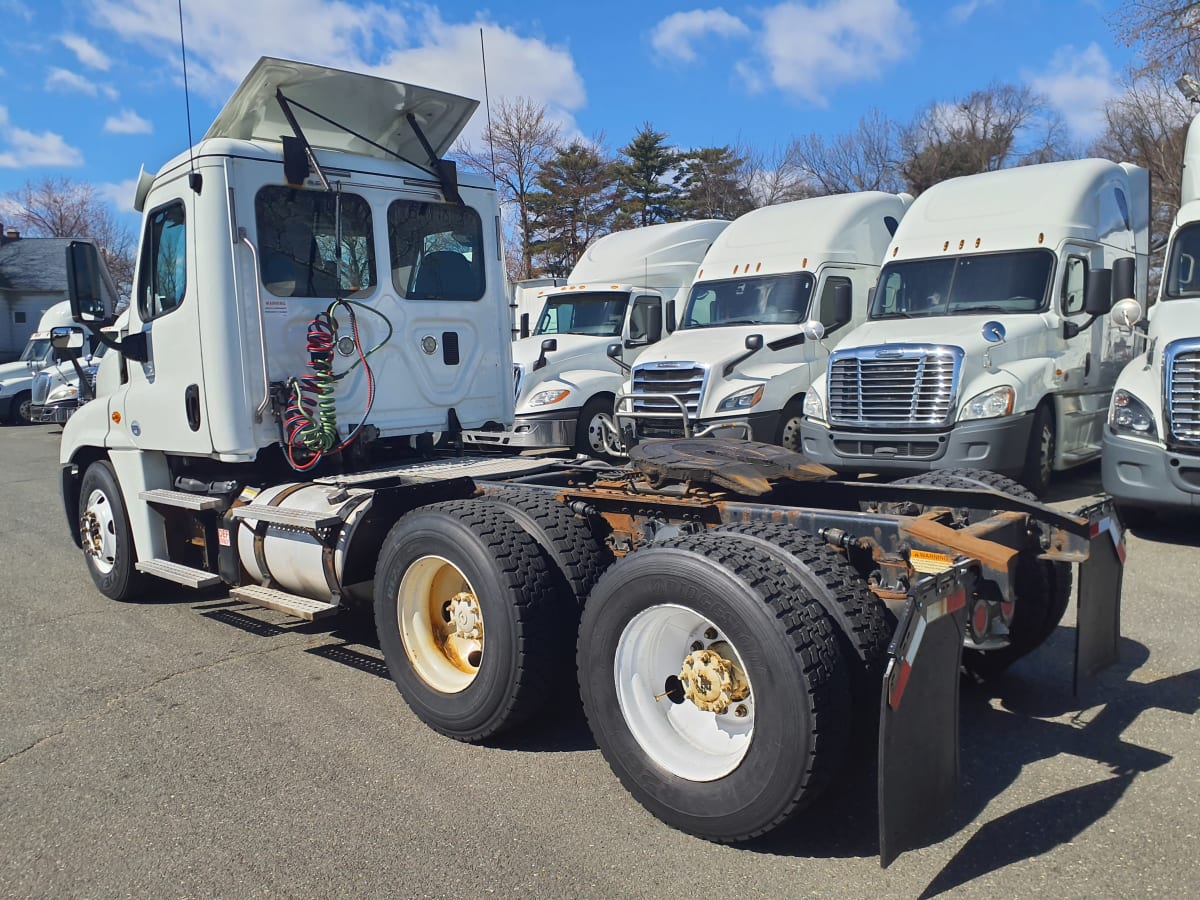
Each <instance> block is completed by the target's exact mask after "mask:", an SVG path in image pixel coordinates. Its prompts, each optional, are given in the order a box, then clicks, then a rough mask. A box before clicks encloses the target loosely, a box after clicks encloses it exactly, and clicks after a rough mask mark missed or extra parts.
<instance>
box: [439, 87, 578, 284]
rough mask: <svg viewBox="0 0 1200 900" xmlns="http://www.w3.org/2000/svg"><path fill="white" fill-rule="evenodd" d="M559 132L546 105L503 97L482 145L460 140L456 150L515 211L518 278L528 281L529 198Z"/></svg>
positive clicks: (530, 272)
mask: <svg viewBox="0 0 1200 900" xmlns="http://www.w3.org/2000/svg"><path fill="white" fill-rule="evenodd" d="M560 130H561V129H560V128H559V126H558V125H557V124H556V123H554V122H552V121H550V119H549V117H548V115H547V112H546V107H545V106H542V105H540V104H537V103H534V102H533V101H532V100H530V99H529V98H528V97H516V98H505V99H503V100H501V101H500V102H499V104H497V109H496V113H495V118H494V119H493V120H492V121H491V122H490V123H489V124H488V126H487V128H485V129H484V131H483V141H484V146H483V147H482V148H478V149H477V148H475V147H472V146H471V144H470V143H469V142H466V141H464V142H462V143H460V144H459V145H458V146H457V147H456V149H455V155H456V156H457V157H458V158H459V159H461V160H462V161H463V163H464V164H465V165H467V166H469V167H470V168H473V169H476V170H478V171H481V172H490V173H492V176H493V177H494V178H495V179H496V183H497V185H498V186H499V189H500V195H501V198H502V199H503V200H504V201H505V202H508V203H512V204H514V205H515V206H516V207H517V228H518V230H519V232H520V234H519V238H520V244H521V270H520V272H519V273H517V275H516V277H518V278H531V277H533V261H532V254H531V251H530V245H531V243H532V241H533V232H534V223H533V220H532V217H531V214H530V210H529V194H530V192H531V191H533V190H535V189H536V186H537V176H538V172H539V171H540V170H541V167H542V165H543V164H544V163H545V162H546V160H548V159H550V158H551V157H553V156H554V154H555V148H556V146H557V145H558V140H559V133H560ZM493 160H494V161H495V162H494V164H493Z"/></svg>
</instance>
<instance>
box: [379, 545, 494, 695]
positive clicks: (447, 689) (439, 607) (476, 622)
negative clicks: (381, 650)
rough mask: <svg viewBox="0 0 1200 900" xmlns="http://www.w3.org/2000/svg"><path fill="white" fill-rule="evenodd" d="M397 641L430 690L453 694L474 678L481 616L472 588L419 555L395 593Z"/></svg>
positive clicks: (444, 563) (445, 565)
mask: <svg viewBox="0 0 1200 900" xmlns="http://www.w3.org/2000/svg"><path fill="white" fill-rule="evenodd" d="M396 617H397V619H398V621H399V623H400V640H401V642H402V643H403V644H404V652H405V653H406V654H407V655H408V660H409V662H410V663H412V667H413V671H414V672H416V673H417V675H418V676H419V677H420V678H421V680H422V681H424V682H425V683H426V684H428V685H429V686H430V687H431V688H433V689H434V690H435V691H440V692H441V693H443V694H457V693H458V692H460V691H463V690H466V688H467V687H469V686H470V684H471V683H472V682H473V681H474V680H475V676H476V675H478V674H479V666H480V663H481V662H482V660H483V641H484V634H483V615H482V612H481V611H480V609H479V600H478V597H477V595H476V594H475V589H474V588H473V587H471V583H470V582H469V581H468V580H467V576H465V575H464V574H463V573H462V571H461V570H460V569H459V568H458V566H456V565H454V563H452V562H450V561H449V560H447V559H444V558H443V557H440V556H422V557H421V558H420V559H418V560H417V561H416V562H414V563H413V564H412V565H410V566H409V567H408V569H407V570H406V571H405V573H404V577H403V578H401V579H400V587H399V588H398V589H397V592H396Z"/></svg>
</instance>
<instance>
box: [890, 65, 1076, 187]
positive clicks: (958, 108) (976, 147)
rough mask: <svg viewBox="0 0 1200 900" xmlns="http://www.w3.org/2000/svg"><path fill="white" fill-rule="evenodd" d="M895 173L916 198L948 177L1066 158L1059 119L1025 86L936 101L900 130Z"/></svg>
mask: <svg viewBox="0 0 1200 900" xmlns="http://www.w3.org/2000/svg"><path fill="white" fill-rule="evenodd" d="M899 149H900V156H899V164H898V169H899V172H900V174H901V175H903V177H904V180H905V181H906V182H907V184H908V189H909V190H910V191H912V192H913V193H914V194H918V193H920V192H921V191H923V190H925V189H926V188H928V187H930V186H931V185H933V184H936V183H937V182H939V181H943V180H945V179H947V178H953V177H955V176H958V175H974V174H976V173H979V172H992V171H995V170H997V169H1003V168H1006V167H1008V166H1014V165H1029V164H1031V163H1043V162H1051V161H1053V160H1057V159H1066V158H1068V157H1069V156H1070V155H1071V148H1070V146H1069V145H1068V142H1067V130H1066V128H1065V126H1064V125H1063V122H1062V117H1061V116H1060V115H1058V113H1056V112H1054V111H1053V110H1052V109H1050V107H1049V105H1048V104H1047V103H1046V101H1045V99H1044V98H1043V97H1042V96H1041V95H1039V94H1037V93H1036V92H1035V91H1033V90H1032V89H1031V88H1029V87H1027V86H1017V85H1011V84H991V85H988V87H986V88H984V89H982V90H978V91H974V92H973V93H971V94H969V95H968V96H967V97H965V98H964V99H962V100H956V101H952V102H949V103H943V102H935V103H932V104H930V105H929V106H928V107H927V108H926V109H925V111H924V112H922V113H920V114H919V115H918V116H917V118H916V119H915V120H914V121H913V122H912V124H910V125H909V126H907V127H906V128H903V129H901V132H900V139H899Z"/></svg>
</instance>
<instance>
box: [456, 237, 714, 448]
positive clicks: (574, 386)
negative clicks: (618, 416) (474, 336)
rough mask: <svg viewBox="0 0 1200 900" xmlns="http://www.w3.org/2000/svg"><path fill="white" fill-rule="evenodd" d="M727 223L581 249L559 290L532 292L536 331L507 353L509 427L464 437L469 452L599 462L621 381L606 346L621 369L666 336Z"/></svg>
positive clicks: (604, 239) (611, 240)
mask: <svg viewBox="0 0 1200 900" xmlns="http://www.w3.org/2000/svg"><path fill="white" fill-rule="evenodd" d="M728 224H729V223H728V222H723V221H718V220H715V219H709V220H701V221H692V222H671V223H667V224H662V225H649V226H647V227H645V228H634V229H630V230H628V231H620V232H616V233H614V234H609V235H606V236H604V237H602V238H600V239H599V240H597V241H596V242H595V243H593V244H592V245H591V246H589V247H588V248H587V249H586V250H585V251H584V253H583V256H582V257H580V259H579V262H578V263H576V264H575V267H574V268H573V269H572V270H571V274H570V276H569V277H568V279H567V283H566V284H565V285H562V286H550V287H546V288H543V289H542V290H541V291H539V292H538V293H539V297H540V299H541V301H542V305H541V309H540V314H539V315H538V317H537V320H536V327H535V328H534V329H533V333H532V335H528V336H525V337H522V338H521V339H519V340H517V341H515V342H514V344H513V382H514V385H513V390H514V394H515V395H516V421H515V423H514V424H513V426H512V427H511V428H501V427H499V426H498V425H497V426H493V427H491V428H487V429H483V430H478V431H468V432H466V434H465V435H464V437H465V439H466V441H467V443H468V444H473V445H476V446H479V447H484V446H498V447H509V448H514V449H521V450H526V449H532V448H548V447H568V448H574V449H575V450H576V451H578V452H579V453H585V454H588V455H591V456H597V457H599V456H603V455H605V445H604V435H605V425H606V423H609V422H611V420H612V409H613V400H614V398H615V397H616V395H617V394H618V393H619V392H620V388H621V383H622V381H623V380H624V373H623V371H622V369H621V368H620V365H619V364H618V362H617V360H615V359H612V358H610V357H609V356H608V348H609V345H610V344H612V343H613V342H614V341H615V342H619V344H620V356H619V358H620V359H621V360H623V361H624V362H625V363H626V364H628V363H630V362H632V361H634V360H636V359H638V358H639V357H640V356H641V354H643V353H644V352H645V351H646V350H647V349H648V348H649V347H652V346H653V345H655V344H656V343H658V342H659V341H660V340H661V339H662V338H663V337H664V335H666V334H668V333H669V332H671V331H673V330H674V328H675V322H674V321H673V319H672V318H671V316H668V315H667V313H668V312H669V311H670V310H673V309H675V308H676V307H677V305H678V303H679V302H680V301H682V299H683V297H684V296H686V293H687V290H688V288H689V287H690V286H691V283H692V279H693V277H694V276H695V274H696V270H697V269H698V268H699V266H700V262H701V260H702V259H703V258H704V254H705V252H706V251H707V250H708V248H709V246H710V245H711V244H712V242H713V241H714V240H715V239H716V238H717V236H718V235H720V234H721V232H722V231H724V230H725V227H726V226H727V225H728Z"/></svg>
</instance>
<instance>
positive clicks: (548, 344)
mask: <svg viewBox="0 0 1200 900" xmlns="http://www.w3.org/2000/svg"><path fill="white" fill-rule="evenodd" d="M557 349H558V339H557V338H546V339H545V340H544V341H542V352H541V353H540V354H539V355H538V358H537V359H536V360H534V363H533V371H535V372H536V371H537V370H538V369H540V368H543V367H544V366H545V365H546V354H547V353H553V352H554V351H555V350H557Z"/></svg>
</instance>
